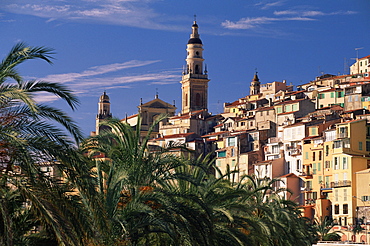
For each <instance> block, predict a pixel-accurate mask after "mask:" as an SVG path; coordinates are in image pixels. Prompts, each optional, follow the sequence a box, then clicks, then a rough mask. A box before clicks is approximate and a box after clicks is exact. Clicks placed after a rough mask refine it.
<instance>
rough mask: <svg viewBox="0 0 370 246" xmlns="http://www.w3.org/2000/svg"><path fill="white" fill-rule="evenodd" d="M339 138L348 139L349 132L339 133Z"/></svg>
mask: <svg viewBox="0 0 370 246" xmlns="http://www.w3.org/2000/svg"><path fill="white" fill-rule="evenodd" d="M338 138H348V133H347V132H342V133H339V134H338Z"/></svg>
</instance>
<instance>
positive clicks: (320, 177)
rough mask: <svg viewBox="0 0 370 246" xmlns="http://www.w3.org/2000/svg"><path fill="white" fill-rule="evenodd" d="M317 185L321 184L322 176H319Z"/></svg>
mask: <svg viewBox="0 0 370 246" xmlns="http://www.w3.org/2000/svg"><path fill="white" fill-rule="evenodd" d="M319 184H322V176H319Z"/></svg>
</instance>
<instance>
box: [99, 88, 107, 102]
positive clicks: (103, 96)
mask: <svg viewBox="0 0 370 246" xmlns="http://www.w3.org/2000/svg"><path fill="white" fill-rule="evenodd" d="M100 102H107V103H109V96H108V95H107V94H106V93H105V91H104V93H103V95H101V96H100Z"/></svg>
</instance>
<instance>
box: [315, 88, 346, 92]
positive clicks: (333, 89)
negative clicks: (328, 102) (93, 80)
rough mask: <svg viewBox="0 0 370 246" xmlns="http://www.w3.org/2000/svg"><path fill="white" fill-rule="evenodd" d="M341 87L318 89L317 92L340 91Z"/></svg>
mask: <svg viewBox="0 0 370 246" xmlns="http://www.w3.org/2000/svg"><path fill="white" fill-rule="evenodd" d="M342 90H343V89H341V88H331V89H327V90H324V91H319V93H322V92H330V91H342Z"/></svg>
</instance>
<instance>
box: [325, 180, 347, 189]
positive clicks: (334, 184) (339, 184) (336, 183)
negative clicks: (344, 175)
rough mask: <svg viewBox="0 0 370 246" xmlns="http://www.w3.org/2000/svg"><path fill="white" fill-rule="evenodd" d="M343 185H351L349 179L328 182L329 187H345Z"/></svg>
mask: <svg viewBox="0 0 370 246" xmlns="http://www.w3.org/2000/svg"><path fill="white" fill-rule="evenodd" d="M345 186H351V180H340V181H334V182H331V183H330V188H337V187H345Z"/></svg>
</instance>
